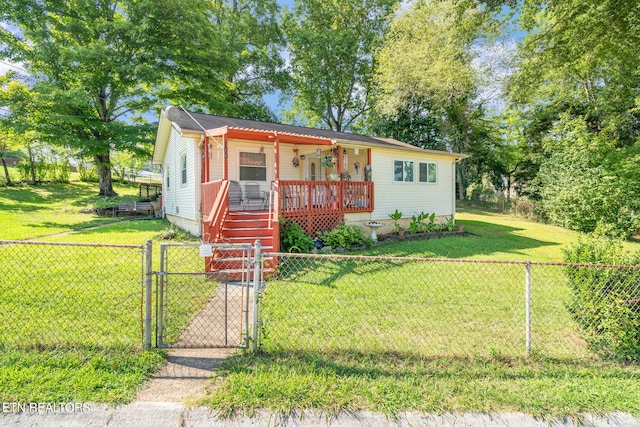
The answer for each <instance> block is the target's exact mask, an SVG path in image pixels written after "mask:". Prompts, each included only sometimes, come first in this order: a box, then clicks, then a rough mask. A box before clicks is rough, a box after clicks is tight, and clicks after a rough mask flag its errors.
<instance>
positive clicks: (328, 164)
mask: <svg viewBox="0 0 640 427" xmlns="http://www.w3.org/2000/svg"><path fill="white" fill-rule="evenodd" d="M335 164H336V160H335V158H334V157H333V156H331V155H329V156H325V157H323V158H322V167H325V168H332V167H333V166H335Z"/></svg>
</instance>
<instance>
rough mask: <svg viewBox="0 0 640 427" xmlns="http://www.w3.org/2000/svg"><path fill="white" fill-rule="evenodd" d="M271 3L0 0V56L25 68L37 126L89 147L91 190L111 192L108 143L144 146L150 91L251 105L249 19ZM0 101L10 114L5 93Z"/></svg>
mask: <svg viewBox="0 0 640 427" xmlns="http://www.w3.org/2000/svg"><path fill="white" fill-rule="evenodd" d="M274 4H275V2H274V1H273V0H270V1H265V2H258V1H239V0H234V1H233V2H231V4H229V2H203V1H199V0H140V1H137V0H136V1H134V0H121V1H115V0H112V1H99V2H95V1H86V0H81V1H75V2H66V1H55V0H0V14H1V15H0V17H1V18H0V19H2V21H3V22H5V23H7V24H9V25H8V26H6V27H2V29H0V58H3V59H9V60H11V61H14V62H19V63H21V64H22V65H23V66H24V67H25V68H26V69H27V71H29V72H30V73H31V75H32V78H31V79H30V80H28V81H27V82H22V83H23V84H24V86H25V87H27V88H28V89H29V90H30V91H31V92H32V93H34V95H35V98H34V99H35V105H37V108H36V109H37V111H38V112H39V114H38V115H37V117H36V119H37V120H31V122H32V124H33V125H34V126H36V130H37V132H38V133H39V134H40V135H41V137H42V138H43V139H44V140H46V141H47V142H50V143H56V144H60V145H67V146H70V147H74V148H76V149H78V150H79V152H80V154H81V155H82V156H90V157H91V158H92V159H93V161H94V163H95V164H96V166H97V170H98V178H99V182H100V194H101V195H106V196H109V195H113V194H115V193H114V191H113V186H112V183H111V158H110V153H111V151H112V147H115V150H116V151H121V150H124V151H128V152H131V153H139V152H141V151H143V147H144V145H145V144H148V143H149V142H150V141H152V139H153V138H152V135H153V128H152V126H150V125H149V124H148V123H146V120H145V119H144V116H143V114H144V113H147V112H149V111H151V110H152V109H153V108H154V107H155V105H156V104H157V102H158V100H164V99H168V100H172V101H173V102H184V103H186V104H187V105H189V104H192V105H195V104H199V105H205V106H206V107H205V108H207V109H208V110H210V111H216V112H223V113H227V112H235V113H237V114H247V115H249V114H251V113H250V111H248V107H247V102H246V101H247V99H248V96H244V95H245V94H244V93H243V91H249V90H250V89H251V88H252V87H253V88H255V86H252V83H251V80H252V79H254V78H255V77H256V74H252V73H258V75H259V73H261V72H262V70H263V69H264V67H262V66H256V67H254V68H251V67H250V65H249V64H252V63H254V62H253V61H254V59H255V62H260V61H263V62H260V64H264V62H265V61H267V59H265V58H266V57H269V55H268V53H264V49H266V48H265V46H264V45H263V44H262V42H263V41H262V40H261V37H262V36H261V35H260V33H259V32H258V31H256V30H257V29H260V28H261V27H258V28H250V27H251V25H253V24H255V23H256V22H258V20H259V19H258V18H256V19H254V20H253V21H252V20H251V19H249V17H250V16H251V13H252V12H253V11H256V10H258V9H260V10H263V9H264V8H269V7H271V8H273V7H274ZM227 14H228V15H230V17H229V18H228V19H227ZM271 15H274V13H271ZM260 16H262V15H260ZM234 18H239V20H238V21H234V20H233V19H234ZM235 22H238V23H237V24H234V25H235V26H233V25H231V24H230V23H235ZM9 28H12V29H15V31H10V30H9ZM238 29H242V30H243V31H254V32H255V35H254V36H253V37H252V38H251V40H250V41H249V42H247V41H242V42H240V41H237V40H231V39H229V37H230V36H229V35H230V34H237V33H238V31H237V30H238ZM244 35H245V36H246V33H245V34H244ZM238 37H239V38H240V37H242V35H238ZM252 42H255V43H252ZM234 49H235V50H234ZM257 58H260V61H259V60H258V59H257ZM256 90H258V89H256ZM4 105H8V106H9V108H11V109H12V112H14V113H17V112H15V111H14V110H15V107H14V105H13V101H12V100H11V99H9V102H8V103H7V104H4ZM234 106H235V107H234ZM259 109H261V111H262V110H264V109H263V108H262V107H259ZM260 114H262V113H260Z"/></svg>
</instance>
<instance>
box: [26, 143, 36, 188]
mask: <svg viewBox="0 0 640 427" xmlns="http://www.w3.org/2000/svg"><path fill="white" fill-rule="evenodd" d="M27 153H28V155H29V170H30V171H31V182H32V183H33V184H35V183H36V159H35V155H34V154H33V148H32V147H31V145H27Z"/></svg>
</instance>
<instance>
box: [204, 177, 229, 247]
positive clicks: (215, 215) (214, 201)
mask: <svg viewBox="0 0 640 427" xmlns="http://www.w3.org/2000/svg"><path fill="white" fill-rule="evenodd" d="M200 188H201V192H202V215H203V216H204V218H203V221H202V228H203V230H202V235H203V237H205V241H207V242H212V243H213V242H217V241H218V240H219V239H220V235H221V232H222V225H223V221H222V218H223V216H224V215H225V214H226V212H227V211H228V210H229V197H228V193H229V181H223V180H219V181H212V182H206V183H204V184H202V185H201V187H200Z"/></svg>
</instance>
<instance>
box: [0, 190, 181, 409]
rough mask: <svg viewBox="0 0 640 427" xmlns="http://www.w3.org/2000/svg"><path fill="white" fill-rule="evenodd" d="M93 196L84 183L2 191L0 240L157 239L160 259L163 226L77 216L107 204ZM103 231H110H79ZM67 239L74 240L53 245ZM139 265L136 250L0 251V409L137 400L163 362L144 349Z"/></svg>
mask: <svg viewBox="0 0 640 427" xmlns="http://www.w3.org/2000/svg"><path fill="white" fill-rule="evenodd" d="M115 189H116V191H117V192H118V193H119V194H122V195H125V197H126V196H128V197H129V198H132V197H133V196H134V195H135V194H136V193H137V186H134V185H127V186H120V185H116V186H115ZM97 192H98V187H97V184H95V183H80V182H74V183H71V184H64V185H63V184H46V185H39V186H15V187H0V227H2V230H3V231H2V232H0V239H25V240H27V239H34V238H37V237H41V236H48V237H43V238H40V239H39V240H40V241H49V242H73V243H100V244H135V245H142V244H144V242H145V241H146V240H149V239H154V249H155V250H157V248H158V245H159V241H157V239H156V236H157V234H158V233H159V232H160V231H161V230H163V229H165V228H167V227H168V225H169V224H168V222H167V221H165V220H132V221H121V220H119V219H118V220H116V222H114V219H112V218H104V217H99V216H97V215H94V214H87V213H82V212H80V210H81V209H82V208H85V207H87V206H90V205H96V204H101V203H106V202H107V203H108V202H109V201H107V200H104V198H99V197H97V196H96V194H97ZM112 202H114V203H116V204H117V203H118V202H117V199H114V201H112ZM100 224H110V225H108V226H107V227H104V228H99V229H93V230H84V231H81V229H83V228H85V227H87V226H94V225H100ZM73 230H78V231H79V232H78V233H74V234H67V235H57V236H52V235H53V234H56V233H61V232H67V231H73ZM156 260H157V256H156ZM156 262H157V261H156ZM141 266H142V255H141V251H140V250H139V249H127V248H104V247H103V248H91V247H83V246H74V247H70V246H39V245H38V246H27V245H10V246H5V247H2V248H0V275H1V276H2V277H3V280H2V281H0V307H1V310H0V318H1V319H2V321H1V322H0V323H2V325H3V327H2V330H1V331H0V400H2V401H5V402H8V401H17V402H73V401H83V402H106V403H111V404H116V403H126V402H128V401H130V400H131V399H133V397H135V393H136V390H137V389H138V388H139V387H140V386H141V385H143V384H144V382H145V381H146V380H147V379H148V378H149V376H150V375H151V374H152V373H153V372H154V371H155V370H157V369H158V367H159V366H160V364H162V363H163V361H164V354H163V352H161V351H157V350H152V351H144V349H143V348H142V345H141V343H142V329H141V321H140V318H141V305H140V301H141V292H142V289H141V279H142V267H141ZM27 278H28V279H27ZM36 350H37V351H36Z"/></svg>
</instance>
